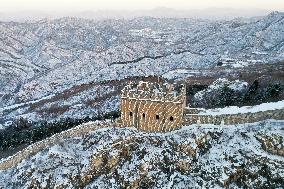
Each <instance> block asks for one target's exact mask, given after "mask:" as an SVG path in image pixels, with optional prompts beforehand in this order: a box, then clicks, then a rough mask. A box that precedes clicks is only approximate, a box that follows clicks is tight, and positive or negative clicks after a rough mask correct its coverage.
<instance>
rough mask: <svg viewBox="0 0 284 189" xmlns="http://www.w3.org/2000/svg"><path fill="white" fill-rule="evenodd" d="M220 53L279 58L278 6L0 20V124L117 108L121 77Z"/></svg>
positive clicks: (213, 59) (214, 60) (212, 61)
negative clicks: (255, 11) (216, 13)
mask: <svg viewBox="0 0 284 189" xmlns="http://www.w3.org/2000/svg"><path fill="white" fill-rule="evenodd" d="M158 12H159V11H157V14H158ZM169 12H170V11H169ZM222 60H229V61H236V62H242V64H241V65H247V66H250V65H251V64H256V63H257V64H266V63H277V62H279V61H283V60H284V13H281V12H272V13H270V14H269V15H267V16H265V17H261V18H254V19H239V18H236V19H233V20H230V21H225V20H223V21H220V20H217V21H216V20H214V21H212V20H203V19H192V18H191V19H190V18H153V17H139V18H134V19H128V20H125V19H116V20H114V19H110V20H100V21H94V20H90V19H82V18H70V17H65V18H60V19H43V20H38V21H33V22H23V23H21V22H0V115H1V114H2V116H1V118H0V124H1V123H5V122H7V121H9V120H12V119H15V118H16V117H18V116H25V117H28V118H30V119H37V120H40V119H49V118H50V116H51V115H52V116H53V118H56V117H57V118H58V117H60V116H63V117H67V116H73V117H74V116H75V117H83V116H87V115H95V114H98V113H99V111H102V112H107V111H111V110H114V109H118V107H119V97H118V95H119V92H118V91H119V85H123V82H124V81H123V79H125V78H129V77H137V76H151V75H159V76H161V75H164V74H166V75H169V74H167V73H175V72H173V71H175V70H181V69H185V70H186V69H201V68H203V69H204V68H214V67H216V66H217V64H218V62H220V61H222ZM191 73H192V72H189V74H185V75H183V77H184V78H186V77H188V76H189V75H190V74H191ZM170 75H171V74H170ZM119 80H121V81H119ZM111 81H112V82H111ZM113 81H117V82H118V81H119V82H118V83H115V82H113ZM35 104H36V105H35ZM58 114H60V116H59V115H58ZM52 116H51V117H52Z"/></svg>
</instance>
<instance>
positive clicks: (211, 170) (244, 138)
mask: <svg viewBox="0 0 284 189" xmlns="http://www.w3.org/2000/svg"><path fill="white" fill-rule="evenodd" d="M283 137H284V122H283V121H275V120H267V121H264V122H260V123H255V124H245V125H238V126H214V125H203V126H202V127H200V126H198V125H191V126H185V127H183V128H182V129H180V130H177V131H174V132H171V133H166V134H154V133H151V134H147V133H142V132H138V131H137V130H135V129H133V128H105V129H99V130H96V131H92V132H90V133H89V134H84V136H77V137H73V138H66V139H64V140H61V141H59V142H58V143H57V144H55V145H53V146H50V147H49V148H46V149H43V150H42V151H40V152H39V153H37V154H35V155H33V156H31V157H29V158H27V159H25V160H23V161H22V162H21V163H20V164H18V165H17V166H16V167H14V168H10V169H7V170H4V171H0V188H7V189H8V188H113V189H114V188H281V187H283V186H284V144H283Z"/></svg>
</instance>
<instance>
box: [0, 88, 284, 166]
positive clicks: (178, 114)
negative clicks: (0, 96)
mask: <svg viewBox="0 0 284 189" xmlns="http://www.w3.org/2000/svg"><path fill="white" fill-rule="evenodd" d="M175 89H176V90H175ZM185 94H186V93H185V88H184V87H183V86H181V87H180V88H174V86H173V85H171V84H166V85H163V86H160V85H157V84H151V83H145V82H141V83H140V84H139V85H137V86H135V85H133V84H130V85H129V86H126V87H125V88H124V89H123V90H122V94H121V99H122V100H121V119H120V120H118V121H117V123H116V124H110V123H108V122H103V123H100V124H97V123H94V122H89V123H86V124H82V125H79V126H77V127H75V128H73V129H69V130H67V131H64V132H61V133H58V134H55V135H53V136H52V137H50V138H48V139H45V140H43V141H39V142H36V143H34V144H32V145H30V146H28V147H27V148H25V149H24V150H22V151H19V152H18V153H16V154H15V155H13V156H10V157H8V158H6V159H2V160H1V161H0V170H5V169H8V168H11V167H14V166H16V165H17V164H19V163H20V162H21V161H22V160H24V159H26V158H28V157H30V156H32V155H34V154H36V153H38V152H39V151H41V150H43V149H45V148H47V147H49V146H52V145H55V144H57V143H58V142H60V141H62V140H63V139H66V138H70V137H75V136H82V135H84V134H86V133H88V132H90V131H94V130H97V129H100V128H111V127H135V128H137V129H138V130H142V131H146V132H169V131H173V130H176V129H179V128H181V127H182V126H183V125H192V124H197V125H198V124H214V125H220V126H222V125H236V124H244V123H254V122H259V121H263V120H267V119H275V120H284V101H279V102H275V103H267V104H261V105H258V106H252V107H241V108H238V107H228V108H223V109H212V110H205V109H198V108H189V107H185ZM230 112H231V113H230ZM157 115H158V116H157Z"/></svg>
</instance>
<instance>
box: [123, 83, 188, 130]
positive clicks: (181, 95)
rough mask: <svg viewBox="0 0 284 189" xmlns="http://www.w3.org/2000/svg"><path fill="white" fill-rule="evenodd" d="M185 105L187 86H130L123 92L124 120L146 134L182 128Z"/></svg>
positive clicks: (125, 123)
mask: <svg viewBox="0 0 284 189" xmlns="http://www.w3.org/2000/svg"><path fill="white" fill-rule="evenodd" d="M185 105H186V89H185V87H184V86H183V85H182V86H180V87H175V86H173V85H172V84H163V85H160V84H157V83H149V82H140V83H139V84H129V85H127V86H126V87H125V88H124V89H123V90H122V91H121V121H122V124H123V125H124V126H129V127H131V126H134V127H136V128H137V129H139V130H143V131H154V132H155V131H156V132H166V131H172V130H174V129H177V128H178V127H180V126H181V125H182V123H183V110H184V108H185Z"/></svg>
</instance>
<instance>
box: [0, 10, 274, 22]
mask: <svg viewBox="0 0 284 189" xmlns="http://www.w3.org/2000/svg"><path fill="white" fill-rule="evenodd" d="M269 12H270V11H269V10H263V9H234V8H207V9H189V10H176V9H171V8H165V7H157V8H155V9H150V10H133V11H129V10H89V11H82V12H42V11H21V12H2V13H0V20H1V21H20V22H23V21H26V20H38V19H44V18H48V19H56V18H60V17H77V18H84V19H94V20H102V19H133V18H137V17H145V16H146V17H147V16H149V17H155V18H200V19H211V20H216V19H222V20H230V19H234V18H236V17H242V18H250V17H259V16H265V15H267V14H268V13H269Z"/></svg>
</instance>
